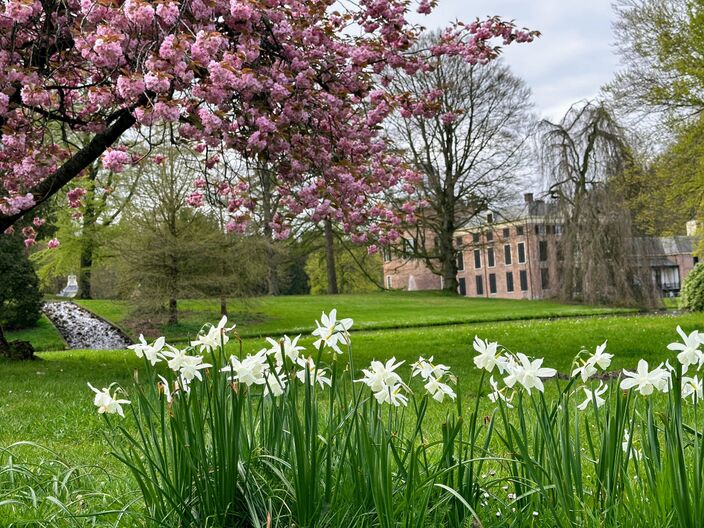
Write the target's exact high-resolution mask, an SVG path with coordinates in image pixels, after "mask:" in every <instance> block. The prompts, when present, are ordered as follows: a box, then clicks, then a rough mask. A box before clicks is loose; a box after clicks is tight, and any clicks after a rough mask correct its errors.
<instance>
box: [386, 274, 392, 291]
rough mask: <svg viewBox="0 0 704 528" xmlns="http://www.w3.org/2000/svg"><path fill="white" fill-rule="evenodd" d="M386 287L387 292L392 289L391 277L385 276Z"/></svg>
mask: <svg viewBox="0 0 704 528" xmlns="http://www.w3.org/2000/svg"><path fill="white" fill-rule="evenodd" d="M386 287H387V288H388V289H389V290H390V289H391V288H393V286H391V275H387V276H386Z"/></svg>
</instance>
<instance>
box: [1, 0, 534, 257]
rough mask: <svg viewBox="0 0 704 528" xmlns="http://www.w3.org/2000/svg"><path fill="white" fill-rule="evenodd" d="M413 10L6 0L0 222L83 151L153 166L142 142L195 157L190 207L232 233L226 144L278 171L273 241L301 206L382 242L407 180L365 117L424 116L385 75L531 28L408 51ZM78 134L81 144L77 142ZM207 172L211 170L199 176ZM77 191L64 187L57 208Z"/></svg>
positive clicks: (238, 214) (237, 214) (111, 162)
mask: <svg viewBox="0 0 704 528" xmlns="http://www.w3.org/2000/svg"><path fill="white" fill-rule="evenodd" d="M431 4H434V2H429V1H428V0H421V1H420V3H419V5H418V6H417V10H418V11H419V12H421V13H425V14H427V13H429V12H430V11H431ZM413 7H414V4H412V2H411V1H410V0H375V1H370V0H363V1H361V2H351V1H347V0H343V1H341V2H332V1H331V0H263V1H262V0H232V1H223V0H217V1H214V2H203V1H201V0H181V1H174V0H166V1H164V2H158V3H157V2H151V1H148V0H127V1H125V2H115V3H111V2H104V1H101V0H82V1H80V2H79V1H78V0H68V1H66V2H51V1H49V2H39V1H34V2H32V1H25V0H8V1H7V2H4V3H3V4H2V6H0V131H1V132H0V135H1V137H0V174H2V175H3V178H2V184H3V185H2V188H1V189H0V231H4V230H5V229H7V228H8V227H11V226H12V224H13V223H14V222H16V221H17V220H18V219H19V218H21V217H22V216H23V215H25V214H27V213H28V212H29V211H32V210H33V209H34V208H35V207H37V205H39V204H41V203H43V202H45V201H46V200H47V199H48V198H50V197H51V196H53V195H54V194H55V193H56V192H57V191H58V190H59V189H61V188H62V187H63V186H65V185H66V184H68V183H69V182H71V181H72V180H74V179H75V178H78V177H80V176H82V175H83V174H84V172H85V171H86V169H87V168H88V167H89V166H90V165H91V164H92V163H93V162H95V161H96V159H98V158H101V161H102V165H103V167H104V168H105V169H107V170H110V171H114V172H119V171H120V170H122V169H123V168H124V167H125V166H126V165H129V164H136V163H140V162H145V161H149V162H154V163H161V162H163V158H162V157H161V156H160V155H159V154H154V153H153V152H152V150H151V148H152V147H153V146H154V145H156V144H159V143H162V142H169V143H172V144H176V145H178V144H184V143H185V144H188V145H189V147H191V148H194V149H196V150H197V151H198V152H199V154H200V155H201V170H202V174H201V175H200V176H199V177H198V178H197V181H196V190H195V191H194V192H193V193H192V195H191V196H190V200H189V203H190V204H191V205H198V204H199V203H202V201H203V196H204V193H205V190H206V189H212V191H213V192H215V193H217V194H218V196H220V197H221V199H222V201H223V202H224V205H225V207H226V208H227V210H228V212H229V214H230V221H229V222H228V224H227V225H228V228H229V229H231V230H237V229H241V227H240V226H241V225H242V224H243V223H244V222H246V221H247V218H248V214H247V211H248V209H249V206H250V200H249V198H248V194H247V186H246V184H245V182H243V181H240V182H238V183H236V184H231V183H230V180H228V179H221V178H220V177H219V176H217V175H218V174H222V172H226V171H227V169H226V166H227V158H228V153H229V152H237V153H239V154H242V155H244V156H248V157H251V156H261V155H263V156H265V157H266V158H267V159H268V160H269V161H271V162H273V163H274V165H275V166H276V168H277V181H276V185H277V187H278V188H279V193H280V194H281V196H282V205H283V206H284V209H285V214H283V213H282V214H281V215H279V216H277V217H276V218H273V219H272V222H271V225H272V229H273V230H274V232H275V234H277V235H278V236H280V237H285V236H286V235H287V234H288V227H287V217H290V216H295V215H298V214H300V213H301V212H302V211H304V210H313V211H315V212H316V213H317V214H320V215H325V216H327V217H329V218H331V219H333V220H335V221H337V222H339V223H341V224H342V225H343V226H344V229H345V230H346V231H347V232H350V233H352V232H359V233H360V236H362V237H363V238H366V237H367V236H368V234H371V235H374V236H375V237H379V238H383V237H384V236H388V231H389V225H391V224H393V221H394V219H395V218H397V215H396V214H395V213H394V211H392V210H391V209H390V208H388V207H386V206H384V205H383V204H381V203H379V202H378V201H377V200H374V197H375V196H376V195H377V194H378V193H380V192H381V191H382V190H384V189H388V188H389V187H392V186H395V185H398V184H400V183H401V182H404V181H413V178H414V174H413V173H412V171H409V170H407V169H406V168H405V167H404V165H403V163H402V162H401V160H400V159H399V158H398V157H397V156H396V155H395V154H394V153H393V152H392V151H390V150H389V148H388V146H387V144H386V142H385V141H384V140H383V138H382V137H380V134H379V126H378V125H380V124H381V123H382V122H383V121H384V120H385V118H386V117H387V116H388V115H389V114H390V113H391V112H392V110H393V108H395V107H398V106H403V107H405V108H409V109H411V110H412V111H415V112H420V113H422V112H425V111H427V109H426V108H424V106H423V104H422V101H417V100H413V99H412V98H395V97H392V96H391V95H390V94H389V93H388V91H387V90H386V88H385V86H386V85H387V84H388V82H389V80H390V79H391V78H392V77H393V75H394V73H395V72H396V71H403V72H405V73H414V72H417V71H421V70H424V69H427V68H428V64H427V59H428V57H430V56H437V55H452V56H458V57H462V58H463V59H464V60H466V61H468V62H470V63H484V62H487V61H489V60H491V59H492V58H494V57H495V56H496V55H497V53H498V52H499V49H498V48H497V46H496V44H498V43H503V44H509V43H511V42H516V41H518V42H527V41H530V40H532V39H533V37H534V36H535V34H536V33H534V32H530V31H527V30H520V29H517V28H516V27H515V26H514V25H513V24H512V23H509V22H505V21H502V20H500V19H498V18H490V19H487V20H484V21H479V20H477V21H475V22H472V23H470V24H466V25H465V24H460V23H456V24H454V25H452V26H451V27H449V28H448V29H447V30H446V31H444V32H443V34H442V39H441V40H440V42H438V43H437V44H436V45H434V46H432V47H431V48H429V49H427V50H424V51H423V52H418V51H415V52H413V53H411V50H412V48H413V46H414V44H415V42H416V41H417V39H418V36H419V34H420V32H421V28H420V27H417V26H413V25H411V24H409V23H408V22H407V18H406V17H407V14H408V11H409V9H412V8H413ZM497 39H498V40H497ZM154 124H158V125H159V126H158V127H156V128H153V127H152V125H154ZM77 133H80V134H85V135H87V136H88V138H89V140H88V141H87V142H86V143H81V144H78V143H76V142H75V141H74V135H75V134H77ZM215 167H220V168H222V170H220V171H213V172H209V171H210V169H213V168H215ZM223 167H224V168H223ZM81 196H82V194H81V192H80V190H76V192H74V193H73V195H71V196H69V203H70V204H71V205H75V204H77V203H79V201H80V198H81ZM370 224H371V228H363V227H362V226H369V225H370ZM32 240H33V239H31V238H29V239H28V243H29V244H31V243H32Z"/></svg>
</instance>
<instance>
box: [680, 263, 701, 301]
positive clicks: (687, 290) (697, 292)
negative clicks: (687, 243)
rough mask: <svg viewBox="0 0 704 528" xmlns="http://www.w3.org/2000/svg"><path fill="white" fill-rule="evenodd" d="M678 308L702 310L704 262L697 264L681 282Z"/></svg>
mask: <svg viewBox="0 0 704 528" xmlns="http://www.w3.org/2000/svg"><path fill="white" fill-rule="evenodd" d="M680 308H682V309H684V310H692V311H695V312H702V311H704V263H699V264H697V265H696V266H695V267H694V269H693V270H692V271H690V272H689V275H687V277H686V278H685V279H684V283H683V284H682V293H681V297H680Z"/></svg>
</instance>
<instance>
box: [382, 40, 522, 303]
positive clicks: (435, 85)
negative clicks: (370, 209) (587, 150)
mask: <svg viewBox="0 0 704 528" xmlns="http://www.w3.org/2000/svg"><path fill="white" fill-rule="evenodd" d="M429 38H437V36H436V35H434V36H431V37H429ZM393 88H394V90H395V92H396V94H398V95H400V96H402V97H403V96H405V95H409V96H411V97H412V98H413V99H419V100H422V99H423V98H427V97H428V94H432V93H433V92H434V91H437V90H441V92H442V95H440V97H439V98H437V99H436V100H435V102H434V104H435V105H436V108H435V110H436V113H435V114H434V115H433V117H430V118H428V117H425V116H423V115H415V114H413V115H410V116H406V117H404V116H402V115H398V116H395V117H394V118H393V119H391V124H390V128H389V135H390V136H391V137H392V139H393V140H395V141H396V142H397V144H398V145H399V147H400V148H402V149H403V150H404V151H405V155H406V157H407V158H408V161H409V162H410V164H411V165H412V166H413V167H414V168H415V169H416V170H417V171H418V172H420V173H421V174H422V181H421V182H420V183H419V184H418V185H417V186H416V188H415V190H414V192H413V193H411V197H412V198H414V199H417V200H419V201H420V202H421V203H425V204H427V205H426V206H425V207H423V208H422V210H421V211H420V213H419V214H418V216H417V221H416V222H415V224H414V225H412V226H410V227H409V228H408V229H407V230H406V235H405V236H406V237H409V238H410V239H412V243H410V244H406V245H407V246H408V248H410V249H411V251H410V253H409V255H410V257H411V258H416V259H422V260H423V261H424V262H425V264H426V265H427V266H428V268H429V269H430V270H431V271H432V272H433V273H435V274H437V275H440V276H442V277H443V287H444V289H445V290H448V291H452V292H456V291H457V262H456V256H457V251H458V250H461V249H462V248H461V247H458V246H457V245H456V244H455V232H456V231H457V230H458V229H462V228H463V227H466V226H467V225H468V224H469V223H470V222H472V220H473V218H475V217H476V216H477V215H478V214H479V213H480V212H481V211H483V210H486V209H487V208H496V207H500V206H501V205H503V204H505V203H506V202H507V201H508V200H509V198H510V197H511V196H514V195H515V194H516V188H515V186H516V184H517V183H518V182H519V180H520V174H521V171H522V168H523V164H524V161H525V159H526V158H525V156H524V154H525V153H526V147H527V138H528V136H529V129H530V125H531V123H533V121H534V120H533V116H532V113H531V109H532V103H531V93H530V89H529V88H528V87H527V86H526V85H525V83H524V82H523V80H521V79H520V78H519V77H517V76H515V75H514V74H513V73H511V71H510V70H509V68H508V66H506V65H505V64H503V63H502V62H500V61H498V62H495V63H491V64H489V65H474V66H472V65H468V64H466V63H465V62H463V61H461V60H459V59H454V58H447V57H443V58H438V59H437V61H436V62H435V64H434V68H433V69H432V71H429V72H426V73H422V74H417V75H414V76H407V77H401V78H400V79H398V80H397V81H396V82H395V83H394V85H393ZM401 198H403V199H406V198H408V196H407V195H405V194H404V196H399V195H398V194H397V195H396V196H394V197H392V199H399V200H400V199H401ZM399 203H400V202H399Z"/></svg>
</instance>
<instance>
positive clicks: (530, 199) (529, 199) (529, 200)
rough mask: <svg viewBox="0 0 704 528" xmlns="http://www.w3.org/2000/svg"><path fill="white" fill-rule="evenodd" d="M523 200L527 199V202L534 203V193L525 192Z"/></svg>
mask: <svg viewBox="0 0 704 528" xmlns="http://www.w3.org/2000/svg"><path fill="white" fill-rule="evenodd" d="M523 200H525V202H526V203H527V204H529V203H533V193H525V194H524V195H523Z"/></svg>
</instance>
